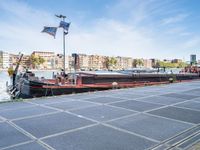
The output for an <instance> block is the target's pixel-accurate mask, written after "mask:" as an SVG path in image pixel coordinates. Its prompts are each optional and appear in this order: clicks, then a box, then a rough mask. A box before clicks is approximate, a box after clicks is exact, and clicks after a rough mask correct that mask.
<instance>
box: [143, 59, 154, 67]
mask: <svg viewBox="0 0 200 150" xmlns="http://www.w3.org/2000/svg"><path fill="white" fill-rule="evenodd" d="M143 63H144V65H143V66H144V67H145V68H152V60H151V59H144V60H143Z"/></svg>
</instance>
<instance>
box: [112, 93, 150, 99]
mask: <svg viewBox="0 0 200 150" xmlns="http://www.w3.org/2000/svg"><path fill="white" fill-rule="evenodd" d="M145 96H146V95H142V94H141V95H139V94H138V95H136V94H116V95H115V97H119V98H124V99H138V98H141V97H145Z"/></svg>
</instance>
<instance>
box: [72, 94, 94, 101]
mask: <svg viewBox="0 0 200 150" xmlns="http://www.w3.org/2000/svg"><path fill="white" fill-rule="evenodd" d="M93 97H97V96H96V95H94V94H92V93H91V94H90V93H83V94H73V95H69V98H70V99H77V100H82V99H88V98H93Z"/></svg>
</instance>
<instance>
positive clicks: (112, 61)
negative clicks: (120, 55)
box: [105, 57, 117, 69]
mask: <svg viewBox="0 0 200 150" xmlns="http://www.w3.org/2000/svg"><path fill="white" fill-rule="evenodd" d="M105 64H106V67H107V69H110V68H111V69H113V68H114V67H115V66H116V64H117V60H116V58H115V57H110V58H109V57H106V60H105Z"/></svg>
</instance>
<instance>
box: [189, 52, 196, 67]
mask: <svg viewBox="0 0 200 150" xmlns="http://www.w3.org/2000/svg"><path fill="white" fill-rule="evenodd" d="M196 63H197V58H196V55H195V54H192V55H190V64H191V65H192V64H196Z"/></svg>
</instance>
